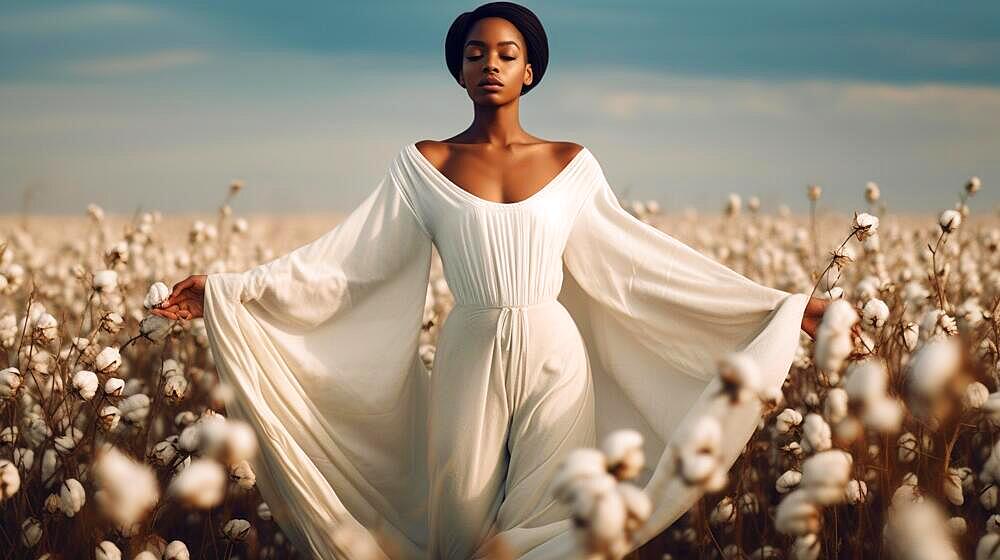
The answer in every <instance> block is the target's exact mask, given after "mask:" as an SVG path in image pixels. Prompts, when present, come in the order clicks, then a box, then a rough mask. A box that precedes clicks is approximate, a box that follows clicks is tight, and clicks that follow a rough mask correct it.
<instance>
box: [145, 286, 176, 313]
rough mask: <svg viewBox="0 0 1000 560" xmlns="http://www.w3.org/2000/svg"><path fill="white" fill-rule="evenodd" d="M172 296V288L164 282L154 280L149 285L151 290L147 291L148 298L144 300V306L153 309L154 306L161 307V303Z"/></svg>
mask: <svg viewBox="0 0 1000 560" xmlns="http://www.w3.org/2000/svg"><path fill="white" fill-rule="evenodd" d="M169 296H170V288H168V287H167V285H166V284H164V283H163V282H154V283H153V285H152V286H150V287H149V291H148V292H146V298H145V299H144V300H143V302H142V306H143V307H145V308H146V309H152V308H154V307H159V306H160V304H162V303H163V302H165V301H167V298H168V297H169Z"/></svg>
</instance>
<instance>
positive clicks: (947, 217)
mask: <svg viewBox="0 0 1000 560" xmlns="http://www.w3.org/2000/svg"><path fill="white" fill-rule="evenodd" d="M960 225H962V215H961V214H959V213H958V212H957V211H955V210H945V211H944V212H941V215H940V217H938V226H940V227H941V231H942V232H943V233H945V234H948V233H952V232H953V231H955V230H956V229H958V226H960Z"/></svg>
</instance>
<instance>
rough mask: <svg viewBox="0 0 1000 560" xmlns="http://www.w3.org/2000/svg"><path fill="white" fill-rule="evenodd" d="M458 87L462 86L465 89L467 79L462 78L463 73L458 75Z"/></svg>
mask: <svg viewBox="0 0 1000 560" xmlns="http://www.w3.org/2000/svg"><path fill="white" fill-rule="evenodd" d="M458 85H460V86H462V87H463V88H464V87H465V77H464V76H462V73H461V72H459V73H458Z"/></svg>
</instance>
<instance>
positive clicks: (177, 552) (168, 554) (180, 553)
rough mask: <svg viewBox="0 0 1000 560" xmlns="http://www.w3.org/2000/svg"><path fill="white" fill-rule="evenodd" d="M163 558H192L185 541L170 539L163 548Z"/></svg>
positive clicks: (181, 559) (173, 559) (187, 559)
mask: <svg viewBox="0 0 1000 560" xmlns="http://www.w3.org/2000/svg"><path fill="white" fill-rule="evenodd" d="M163 560H191V553H190V552H189V551H188V547H187V545H186V544H184V541H170V543H169V544H168V545H167V547H166V548H165V549H164V550H163Z"/></svg>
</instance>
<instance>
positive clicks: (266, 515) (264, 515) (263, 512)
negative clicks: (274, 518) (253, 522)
mask: <svg viewBox="0 0 1000 560" xmlns="http://www.w3.org/2000/svg"><path fill="white" fill-rule="evenodd" d="M257 517H259V518H261V519H263V520H264V521H270V520H271V506H269V505H267V502H261V503H260V504H259V505H258V506H257Z"/></svg>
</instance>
